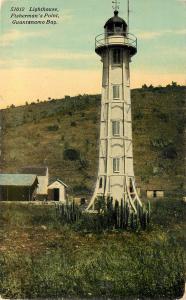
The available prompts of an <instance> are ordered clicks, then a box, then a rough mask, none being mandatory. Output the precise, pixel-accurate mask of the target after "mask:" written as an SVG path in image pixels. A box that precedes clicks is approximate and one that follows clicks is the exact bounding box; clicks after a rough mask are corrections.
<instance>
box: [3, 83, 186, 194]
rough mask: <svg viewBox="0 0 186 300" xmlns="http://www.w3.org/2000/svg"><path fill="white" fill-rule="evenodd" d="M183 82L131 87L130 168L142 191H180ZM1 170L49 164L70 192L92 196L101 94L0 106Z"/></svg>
mask: <svg viewBox="0 0 186 300" xmlns="http://www.w3.org/2000/svg"><path fill="white" fill-rule="evenodd" d="M185 91H186V89H185V87H182V86H181V87H180V86H175V85H170V86H168V87H166V88H163V87H157V88H153V87H149V88H148V87H146V86H144V87H143V88H141V89H135V90H132V114H133V145H134V167H135V174H136V178H137V184H138V185H139V186H141V188H142V190H146V189H150V188H152V189H163V190H166V191H167V192H176V193H178V192H179V193H183V186H184V154H185V151H184V112H185V95H186V94H185ZM0 120H2V121H1V123H2V130H1V132H2V138H1V140H2V141H1V148H2V156H1V166H0V167H1V170H2V171H3V172H16V171H17V170H18V169H20V168H21V167H24V166H28V165H47V166H48V167H49V173H50V176H51V177H56V176H57V177H59V178H61V179H62V180H63V181H64V182H65V183H66V184H67V185H69V186H70V187H71V193H73V194H77V195H81V194H88V195H90V194H91V193H92V191H93V190H94V186H95V180H96V175H97V166H98V146H99V144H98V143H99V120H100V95H91V96H90V95H79V96H77V97H68V96H66V97H65V99H52V100H50V101H45V102H40V103H37V104H36V103H32V104H30V105H28V104H27V105H25V106H20V107H11V108H8V109H5V110H1V111H0Z"/></svg>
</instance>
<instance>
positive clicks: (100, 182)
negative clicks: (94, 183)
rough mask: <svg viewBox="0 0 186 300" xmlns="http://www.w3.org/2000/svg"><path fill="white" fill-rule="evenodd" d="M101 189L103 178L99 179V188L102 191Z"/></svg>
mask: <svg viewBox="0 0 186 300" xmlns="http://www.w3.org/2000/svg"><path fill="white" fill-rule="evenodd" d="M102 187H103V178H102V177H101V178H100V180H99V188H100V189H102Z"/></svg>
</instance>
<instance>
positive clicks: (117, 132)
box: [112, 121, 120, 136]
mask: <svg viewBox="0 0 186 300" xmlns="http://www.w3.org/2000/svg"><path fill="white" fill-rule="evenodd" d="M112 135H114V136H116V135H120V122H119V121H113V122H112Z"/></svg>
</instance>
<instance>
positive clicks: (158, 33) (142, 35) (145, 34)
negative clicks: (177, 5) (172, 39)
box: [137, 28, 186, 40]
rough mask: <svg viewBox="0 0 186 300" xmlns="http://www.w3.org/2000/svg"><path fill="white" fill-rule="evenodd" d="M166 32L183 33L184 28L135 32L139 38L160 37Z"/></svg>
mask: <svg viewBox="0 0 186 300" xmlns="http://www.w3.org/2000/svg"><path fill="white" fill-rule="evenodd" d="M167 34H172V35H185V34H186V29H184V28H183V29H177V30H161V31H143V32H139V33H137V36H138V38H140V39H141V40H150V39H154V38H157V37H162V36H164V35H167Z"/></svg>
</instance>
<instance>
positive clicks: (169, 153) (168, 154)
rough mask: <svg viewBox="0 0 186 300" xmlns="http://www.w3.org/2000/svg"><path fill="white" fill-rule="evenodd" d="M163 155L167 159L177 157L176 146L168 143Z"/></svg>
mask: <svg viewBox="0 0 186 300" xmlns="http://www.w3.org/2000/svg"><path fill="white" fill-rule="evenodd" d="M162 156H163V158H165V159H175V158H176V157H177V152H176V147H175V146H174V145H168V146H167V147H165V148H164V149H163V151H162Z"/></svg>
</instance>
